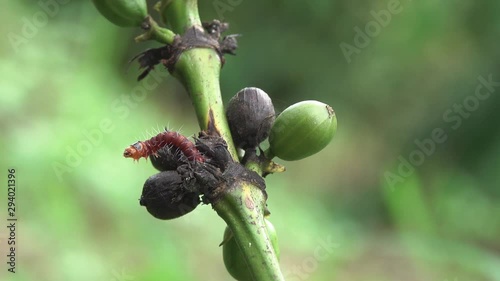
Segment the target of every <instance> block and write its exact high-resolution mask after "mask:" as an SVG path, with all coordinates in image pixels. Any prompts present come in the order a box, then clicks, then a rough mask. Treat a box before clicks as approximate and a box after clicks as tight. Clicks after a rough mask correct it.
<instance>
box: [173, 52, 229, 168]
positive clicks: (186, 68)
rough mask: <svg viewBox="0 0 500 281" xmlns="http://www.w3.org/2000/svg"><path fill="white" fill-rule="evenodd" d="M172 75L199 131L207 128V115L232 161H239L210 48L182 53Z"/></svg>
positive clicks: (217, 60) (215, 60) (217, 68)
mask: <svg viewBox="0 0 500 281" xmlns="http://www.w3.org/2000/svg"><path fill="white" fill-rule="evenodd" d="M173 74H174V76H175V77H176V78H177V79H179V81H181V83H182V84H183V85H184V86H185V87H186V90H187V91H188V93H189V95H190V97H191V101H192V102H193V106H194V109H195V111H196V115H197V117H198V123H199V125H200V128H201V129H202V130H206V129H207V128H208V127H209V121H210V112H212V115H213V121H214V124H213V126H215V128H216V129H217V131H218V132H219V133H220V134H221V136H222V138H224V140H225V141H226V143H227V145H228V150H229V152H230V153H231V156H232V157H233V159H234V160H235V161H237V160H238V156H237V153H236V148H235V147H234V144H233V141H232V138H231V131H230V130H229V126H228V124H227V119H226V115H225V111H224V105H223V103H222V97H221V93H220V85H219V74H220V60H219V56H218V55H217V53H216V52H215V51H214V50H212V49H202V48H195V49H191V50H188V51H185V52H184V53H182V55H181V56H180V58H179V60H178V61H177V63H176V65H175V71H174V73H173Z"/></svg>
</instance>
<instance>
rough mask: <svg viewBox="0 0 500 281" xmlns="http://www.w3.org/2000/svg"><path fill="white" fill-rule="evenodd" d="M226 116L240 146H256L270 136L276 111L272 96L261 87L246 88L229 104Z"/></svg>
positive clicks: (236, 142)
mask: <svg viewBox="0 0 500 281" xmlns="http://www.w3.org/2000/svg"><path fill="white" fill-rule="evenodd" d="M226 116H227V119H228V122H229V128H230V129H231V135H232V136H233V140H234V142H235V144H236V146H237V147H238V148H242V149H247V148H255V147H257V146H258V145H259V143H261V142H262V141H264V140H265V139H266V138H267V137H268V136H269V131H270V130H271V126H272V125H273V123H274V118H275V113H274V107H273V103H272V101H271V98H270V97H269V96H268V95H267V94H266V92H264V91H262V90H261V89H259V88H244V89H243V90H241V91H239V92H238V93H237V94H236V95H235V96H234V97H233V98H231V100H230V101H229V105H228V106H227V110H226Z"/></svg>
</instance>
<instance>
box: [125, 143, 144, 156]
mask: <svg viewBox="0 0 500 281" xmlns="http://www.w3.org/2000/svg"><path fill="white" fill-rule="evenodd" d="M123 157H125V158H132V159H134V160H139V159H140V158H141V157H146V155H145V154H144V144H143V143H142V142H141V141H138V142H136V143H134V144H133V145H131V146H129V147H127V148H125V151H124V152H123Z"/></svg>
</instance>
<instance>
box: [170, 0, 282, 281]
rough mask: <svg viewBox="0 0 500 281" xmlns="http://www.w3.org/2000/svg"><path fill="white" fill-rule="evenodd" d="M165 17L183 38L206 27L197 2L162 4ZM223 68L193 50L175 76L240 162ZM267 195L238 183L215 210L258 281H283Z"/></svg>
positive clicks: (203, 123) (206, 52)
mask: <svg viewBox="0 0 500 281" xmlns="http://www.w3.org/2000/svg"><path fill="white" fill-rule="evenodd" d="M160 13H161V14H162V17H163V19H164V20H165V21H166V22H168V23H169V24H170V26H171V27H172V29H173V31H174V32H176V33H178V34H180V33H184V32H185V31H186V30H187V29H188V28H192V27H195V28H200V30H201V28H202V27H201V22H200V18H199V14H198V5H197V1H196V0H163V3H162V5H160ZM220 68H221V62H220V58H219V56H218V55H217V53H216V52H215V51H214V50H212V49H209V48H193V49H190V50H187V51H185V52H183V53H182V55H181V56H180V57H179V59H178V61H177V63H176V64H175V68H174V72H173V74H174V76H175V77H176V78H177V79H178V80H179V81H181V83H182V84H183V85H184V86H185V88H186V89H187V91H188V93H189V95H190V97H191V100H192V102H193V105H194V108H195V111H196V115H197V117H198V123H199V125H200V127H201V129H202V130H206V129H208V128H209V127H215V129H216V130H217V131H218V132H219V133H220V134H221V136H222V137H223V138H224V140H225V141H226V142H227V145H228V150H229V152H230V153H231V155H232V157H233V159H234V160H235V161H238V156H237V153H236V149H235V147H234V144H233V141H232V138H231V133H230V130H229V126H228V124H227V120H226V116H225V112H224V107H223V104H222V98H221V92H220V86H219V73H220ZM259 174H262V173H259ZM265 196H266V195H265V194H264V192H263V191H262V190H261V189H259V188H258V187H257V186H254V185H253V184H252V183H249V182H244V181H235V184H234V186H229V187H228V189H227V192H226V193H225V194H224V195H223V197H222V198H220V199H219V200H218V201H217V202H214V203H213V204H212V205H213V208H214V209H215V210H216V211H217V213H218V214H219V216H220V217H221V218H222V219H224V221H225V222H226V223H227V224H228V226H229V227H230V228H231V230H232V232H233V235H234V237H235V239H236V242H237V243H238V246H239V247H240V249H241V250H242V252H243V255H244V256H245V260H246V262H247V265H248V266H249V268H250V271H251V272H252V275H253V277H254V280H256V281H276V280H278V281H280V280H284V278H283V276H282V273H281V271H280V268H279V263H278V259H277V257H276V254H275V253H274V250H273V247H272V244H271V240H270V238H269V235H268V233H267V231H266V227H265V222H264V207H265V202H266V197H265Z"/></svg>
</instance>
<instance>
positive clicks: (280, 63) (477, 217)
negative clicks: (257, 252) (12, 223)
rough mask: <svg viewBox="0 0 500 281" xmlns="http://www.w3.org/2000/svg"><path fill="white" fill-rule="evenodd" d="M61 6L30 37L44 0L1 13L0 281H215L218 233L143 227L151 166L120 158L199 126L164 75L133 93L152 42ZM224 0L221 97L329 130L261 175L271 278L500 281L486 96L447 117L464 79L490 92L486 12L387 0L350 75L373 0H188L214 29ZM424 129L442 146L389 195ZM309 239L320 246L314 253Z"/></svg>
mask: <svg viewBox="0 0 500 281" xmlns="http://www.w3.org/2000/svg"><path fill="white" fill-rule="evenodd" d="M42 1H44V0H42ZM61 2H62V1H61ZM67 2H68V3H67V4H60V5H58V9H59V10H58V11H57V12H55V13H54V14H53V15H49V16H48V20H47V24H45V25H38V26H36V31H35V32H32V34H28V35H29V36H26V33H23V32H25V31H26V30H24V31H23V28H24V27H23V26H25V25H26V21H31V22H32V21H33V16H34V15H36V14H37V13H39V12H40V11H43V10H42V9H41V6H40V5H39V4H38V3H36V2H33V1H8V3H7V1H3V2H2V4H0V5H1V6H2V9H1V12H0V14H1V18H2V19H1V21H2V24H1V25H0V33H1V34H2V36H3V37H2V38H3V39H2V44H1V45H0V54H1V60H0V77H1V84H0V86H1V88H0V89H1V94H0V116H1V123H0V126H1V130H2V138H1V139H0V144H1V146H2V147H3V153H2V157H1V159H0V163H1V167H2V175H4V176H3V179H4V182H6V170H7V167H15V168H16V170H17V173H16V175H17V176H18V189H17V206H18V208H17V209H16V210H17V215H18V218H19V222H18V237H17V238H18V248H17V249H18V252H17V255H18V264H17V271H18V272H17V273H16V274H15V275H12V274H10V273H8V272H7V271H6V264H5V263H4V262H2V270H1V271H0V279H2V280H52V281H55V280H75V281H78V280H105V281H108V280H109V281H111V280H113V281H115V280H116V281H123V280H231V279H230V277H229V275H228V274H227V273H226V272H225V269H224V265H223V264H222V257H221V250H220V249H219V248H218V246H217V245H218V244H219V242H220V241H221V239H222V234H223V231H224V227H225V225H224V223H223V221H222V220H221V219H219V218H218V217H217V215H216V214H215V212H213V211H212V210H211V208H210V207H208V206H201V207H198V208H197V209H196V210H195V211H194V212H193V213H191V214H189V215H187V216H185V217H183V218H181V219H178V220H174V221H167V222H163V221H159V220H155V219H153V218H152V217H151V216H150V215H149V214H148V213H147V212H146V211H145V210H144V209H143V208H142V207H140V206H139V204H138V198H139V196H140V192H141V189H142V184H143V182H144V181H145V180H146V178H147V177H149V176H150V175H152V174H153V173H155V170H154V169H153V168H152V166H151V165H150V163H146V162H145V161H144V160H142V161H140V162H139V163H138V164H137V163H133V162H132V161H131V160H129V159H124V158H123V157H122V156H121V154H122V152H123V149H124V148H125V147H126V146H127V145H129V144H130V143H132V142H134V141H136V140H138V139H143V138H144V136H149V135H150V133H151V132H152V130H153V129H156V128H158V127H162V126H168V127H169V128H171V129H179V128H182V130H181V131H182V132H183V133H184V134H186V135H193V134H195V133H196V132H197V127H198V126H197V123H196V118H195V115H194V112H193V110H192V107H191V104H190V101H189V99H188V97H187V95H186V94H185V91H184V89H183V88H182V87H181V86H180V84H179V83H178V82H177V81H176V80H175V79H173V78H172V77H168V76H166V75H164V74H165V73H166V72H165V70H163V69H157V71H158V73H160V74H158V75H159V76H158V77H161V83H160V84H159V85H158V86H156V87H153V86H151V84H152V83H153V82H154V81H153V82H151V81H152V80H149V83H150V84H148V85H144V86H140V85H142V84H140V83H139V84H138V83H137V82H136V81H135V79H136V76H137V75H138V73H139V72H138V71H137V70H136V68H137V64H135V63H133V64H132V65H131V67H130V69H129V70H128V72H127V71H126V70H127V61H128V60H129V58H131V57H132V56H133V55H135V54H137V53H138V52H141V51H142V50H144V49H146V48H148V47H155V46H158V45H157V44H154V43H151V44H142V45H137V44H134V43H133V37H134V36H136V35H138V34H139V32H140V31H139V30H136V29H121V28H118V27H116V26H113V25H112V24H110V23H108V22H107V21H106V20H105V19H104V18H103V17H101V16H100V15H99V14H98V13H97V12H96V10H95V8H94V7H93V6H92V5H91V3H90V2H89V1H81V0H72V1H67ZM221 2H222V3H233V4H234V3H238V2H240V3H238V4H237V5H235V6H234V7H232V9H231V10H228V11H225V12H224V13H223V14H222V16H223V17H224V20H226V21H228V22H230V23H231V29H230V32H232V33H241V34H243V37H241V38H240V41H239V42H240V48H239V50H238V51H237V56H236V57H228V58H227V63H226V65H225V66H224V68H223V70H222V77H221V84H222V91H223V95H224V97H223V98H224V100H225V101H227V100H229V99H230V98H231V96H232V95H234V94H235V93H236V92H237V91H238V90H239V89H241V88H243V87H247V86H255V87H260V88H262V89H264V90H265V91H266V92H267V93H269V95H270V96H271V97H272V99H273V100H274V102H275V106H276V108H277V109H278V110H283V109H284V108H286V107H287V106H288V105H290V104H293V103H295V102H298V101H300V100H305V99H317V100H321V101H323V102H326V103H328V104H330V105H332V106H333V108H334V109H335V111H336V113H337V116H338V120H339V128H338V132H337V135H336V136H335V138H334V141H333V142H332V144H331V145H329V146H328V147H327V149H325V150H324V151H323V152H321V153H319V154H317V155H315V156H313V157H310V158H308V159H306V160H302V161H298V162H290V163H286V162H284V161H279V160H278V162H280V163H282V164H285V165H286V166H287V172H286V173H284V174H279V175H272V176H269V177H268V180H267V185H268V193H269V201H268V204H269V208H270V210H271V212H272V216H271V221H272V222H273V223H274V225H275V227H276V229H277V231H278V235H279V240H280V247H281V264H282V269H283V272H284V273H285V276H286V277H287V280H310V281H313V280H320V281H323V280H395V281H396V280H405V281H411V280H426V281H431V280H432V281H435V280H436V281H444V280H450V281H452V280H453V281H455V280H456V281H468V280H471V281H472V280H474V281H478V280H500V190H499V187H500V177H499V168H500V157H499V155H500V133H499V132H500V131H499V130H498V120H499V118H500V111H499V110H498V109H499V105H500V97H498V95H499V93H500V88H499V87H497V88H495V91H494V92H493V93H492V94H491V96H490V97H489V98H487V99H486V100H484V101H480V102H479V105H478V106H477V109H475V110H473V111H470V112H468V113H469V114H470V115H469V116H468V117H467V118H465V117H462V118H460V120H461V121H462V122H461V124H460V126H458V127H457V128H456V129H453V128H452V125H454V124H455V122H451V123H450V122H449V121H446V120H445V119H443V114H445V113H446V112H447V110H450V109H451V110H453V106H454V104H462V103H463V102H464V100H465V99H466V98H468V97H469V98H470V96H472V95H474V92H475V89H476V87H477V86H478V85H479V82H478V77H479V76H482V77H485V78H487V77H488V76H489V75H492V77H493V80H494V81H500V68H499V67H498V66H499V62H500V61H499V59H500V56H499V55H500V52H499V45H498V44H499V41H498V40H499V39H498V38H499V33H500V18H499V17H498V14H499V13H500V2H499V1H494V0H485V1H432V0H421V1H409V0H402V1H401V6H402V11H401V13H398V14H393V15H392V18H391V20H390V23H389V24H388V25H387V26H386V27H382V28H381V29H380V32H378V33H377V35H376V36H375V37H373V38H371V39H370V42H369V44H368V45H367V46H366V47H364V48H360V53H359V54H354V55H352V56H351V57H350V58H351V62H350V63H348V62H347V60H346V58H345V57H344V54H343V53H342V51H341V48H340V47H339V45H340V44H341V43H342V42H345V43H348V44H351V45H354V36H355V34H356V32H355V30H354V28H355V27H359V28H361V29H364V28H365V26H366V24H367V23H369V22H370V21H372V20H374V18H373V15H372V14H371V13H370V12H371V11H375V12H378V11H380V10H383V9H387V5H388V2H389V1H367V0H358V1H326V0H325V1H319V0H318V1H261V0H259V1H244V0H243V1H200V11H201V16H202V18H203V19H204V20H211V19H213V18H220V15H221V14H220V13H219V14H218V13H217V9H216V6H217V7H220V3H221ZM151 4H152V3H151ZM218 5H219V6H218ZM23 34H24V35H23ZM12 36H18V37H19V36H23V38H25V40H24V41H22V43H20V44H19V45H16V44H14V45H13V44H12V38H13V37H12ZM18 37H16V38H18ZM165 77H166V78H165ZM139 87H148V89H151V90H147V91H145V92H144V94H141V93H140V92H137V91H139V90H138V89H139ZM134 94H135V96H134ZM454 116H460V115H458V114H456V113H454ZM101 122H105V123H106V122H107V125H106V127H109V128H107V130H105V131H106V132H103V131H99V130H100V129H99V128H100V124H101ZM436 128H442V129H443V130H444V131H445V133H446V135H447V140H446V141H445V142H444V143H442V144H437V145H436V148H435V152H434V153H432V154H430V155H429V156H425V159H424V162H423V163H422V164H421V165H419V166H415V167H414V168H415V170H414V171H413V172H412V173H408V174H411V175H408V176H407V177H402V180H401V181H398V182H397V183H396V184H394V185H391V184H390V183H388V182H387V180H386V175H387V172H390V173H393V174H397V173H398V166H400V165H401V163H402V162H401V161H402V160H401V159H406V160H408V159H409V156H410V155H411V153H412V152H414V151H416V150H418V149H419V148H418V146H417V145H416V144H415V141H416V140H420V141H422V140H424V139H427V138H430V137H431V136H432V131H433V130H434V129H436ZM89 134H91V135H92V134H94V142H93V143H91V142H90V141H89V139H88V137H87V136H86V135H89ZM96 134H97V135H96ZM297 137H300V136H297ZM87 144H90V145H87ZM71 150H74V151H83V152H84V153H79V155H80V156H81V159H79V160H78V159H73V158H71V156H70V155H71ZM68 157H70V158H68ZM68 161H69V162H68ZM56 163H57V164H56ZM56 166H57V167H58V168H55V167H56ZM63 167H65V168H63ZM58 169H59V170H58ZM61 169H65V170H61ZM3 190H4V191H2V192H1V195H0V198H1V199H2V203H1V204H2V206H5V203H6V199H4V198H5V197H6V190H5V189H3ZM0 216H1V218H2V221H3V222H5V219H3V218H6V207H2V209H1V212H0ZM0 235H1V236H0V239H1V241H0V242H1V247H0V249H2V256H4V257H5V253H6V249H7V245H6V238H7V235H8V233H7V232H6V228H4V227H2V228H1V230H0ZM320 241H332V242H333V243H334V249H333V250H332V251H330V252H329V253H328V254H327V255H326V256H325V255H321V257H320V256H318V254H317V249H318V247H321V245H323V244H324V242H320ZM4 250H5V251H4ZM322 253H324V252H322Z"/></svg>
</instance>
